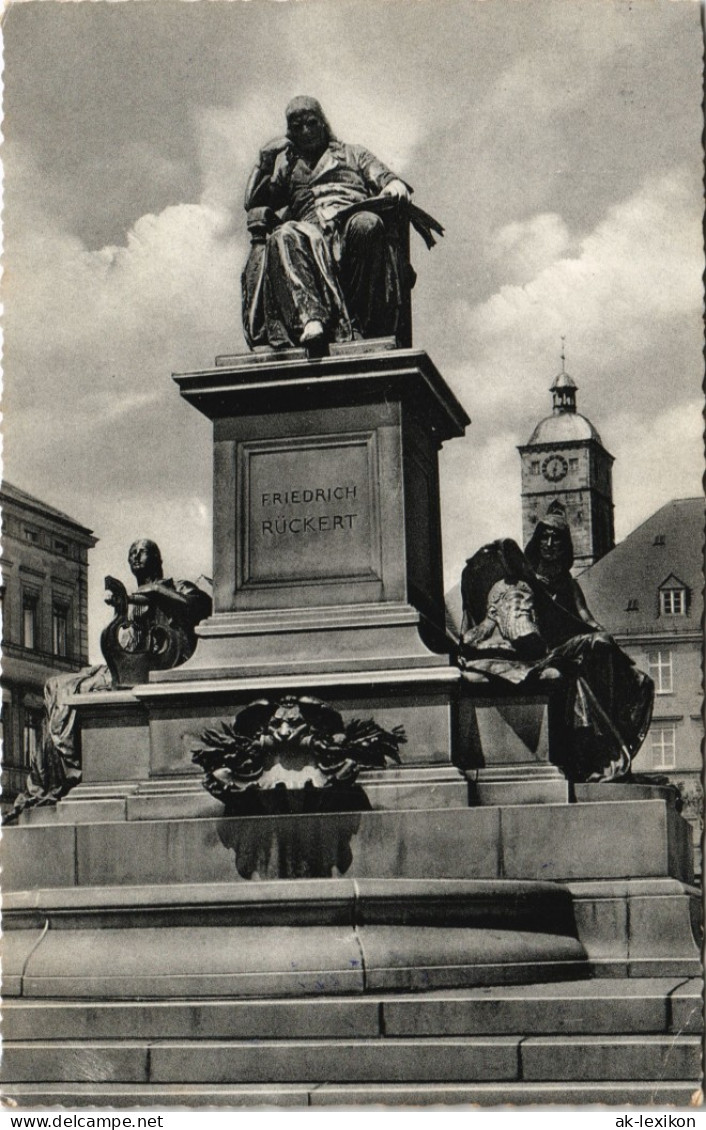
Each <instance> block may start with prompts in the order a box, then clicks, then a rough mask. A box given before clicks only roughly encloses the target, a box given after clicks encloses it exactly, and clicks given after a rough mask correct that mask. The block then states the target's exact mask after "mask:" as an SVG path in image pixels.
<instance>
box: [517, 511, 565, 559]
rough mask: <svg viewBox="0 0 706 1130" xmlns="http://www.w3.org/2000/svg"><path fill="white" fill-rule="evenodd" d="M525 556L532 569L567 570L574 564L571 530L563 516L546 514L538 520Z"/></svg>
mask: <svg viewBox="0 0 706 1130" xmlns="http://www.w3.org/2000/svg"><path fill="white" fill-rule="evenodd" d="M525 556H526V558H527V560H528V561H529V563H530V565H531V566H532V568H533V569H540V570H541V568H542V566H552V565H554V566H557V565H558V566H560V567H561V568H562V569H565V570H567V571H568V570H569V569H570V568H571V566H572V565H573V563H574V544H573V542H572V540H571V530H570V529H569V525H568V522H567V521H566V518H565V517H564V515H563V514H547V515H546V516H545V517H544V518H540V520H539V522H537V525H536V526H535V528H534V531H533V533H532V537H531V538H530V540H529V541H528V543H527V545H526V547H525Z"/></svg>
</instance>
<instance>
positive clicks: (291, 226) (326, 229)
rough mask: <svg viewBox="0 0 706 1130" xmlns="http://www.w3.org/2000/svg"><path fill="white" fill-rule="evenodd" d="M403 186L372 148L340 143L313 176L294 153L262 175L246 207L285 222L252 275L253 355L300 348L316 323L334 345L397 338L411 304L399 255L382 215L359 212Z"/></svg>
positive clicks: (256, 175)
mask: <svg viewBox="0 0 706 1130" xmlns="http://www.w3.org/2000/svg"><path fill="white" fill-rule="evenodd" d="M397 179H398V178H397V177H396V176H395V174H394V173H393V172H391V171H390V170H389V169H388V168H387V167H386V166H385V165H383V163H382V162H381V161H379V160H378V159H377V157H374V156H373V154H372V153H370V152H368V150H367V149H364V148H363V147H362V146H360V145H347V144H343V143H342V142H339V141H336V140H331V141H329V143H328V145H327V146H326V148H325V150H324V152H323V154H322V155H321V157H320V158H319V160H318V161H317V162H316V164H315V165H314V167H313V168H310V166H309V165H308V164H307V162H306V161H305V160H303V159H302V158H301V157H300V156H298V155H297V152H296V150H295V149H294V147H293V146H292V145H291V144H290V145H288V146H287V147H286V148H285V149H283V150H282V151H281V152H280V153H279V154H278V156H277V158H276V160H275V162H274V167H273V168H271V169H268V168H267V167H263V164H262V163H261V164H259V165H257V166H256V168H255V169H254V171H253V173H252V175H251V177H250V180H249V182H248V186H247V189H246V193H245V207H246V209H247V210H248V211H249V212H251V210H252V209H258V210H267V209H269V210H271V213H272V214H273V213H274V212H279V213H280V216H283V217H284V222H283V223H281V224H279V226H277V227H276V228H275V230H274V231H273V232H272V233H271V234H270V235H269V236H268V237H267V240H266V243H263V244H262V245H261V247H260V254H259V255H256V256H254V257H253V256H252V255H251V257H250V259H249V260H248V264H247V265H246V268H245V271H244V273H243V325H244V328H245V335H246V338H247V340H248V344H249V345H250V346H251V347H254V346H256V345H264V344H269V345H271V346H273V347H275V348H285V347H288V346H291V345H296V344H297V343H298V342H299V340H300V336H301V332H302V330H303V328H304V326H305V325H306V324H307V322H311V321H319V322H321V323H322V324H323V326H324V327H325V328H326V331H327V334H328V336H329V338H330V339H331V340H334V341H350V340H352V339H353V338H354V337H379V336H385V335H389V334H394V333H395V331H396V329H397V321H398V317H399V311H400V307H401V303H402V285H401V280H400V275H399V265H398V261H397V256H396V255H395V253H394V251H393V248H392V247H391V246H390V243H389V240H388V238H387V235H386V231H385V224H384V222H383V220H382V218H381V216H380V215H379V214H377V211H376V210H371V211H368V210H367V209H365V208H363V209H362V210H360V205H361V204H362V203H363V202H364V201H366V200H369V199H371V198H372V197H376V196H378V194H379V193H380V192H381V191H382V189H383V188H385V186H386V185H388V184H389V183H390V182H391V181H395V180H397ZM387 203H388V206H394V201H389V202H387ZM374 207H375V208H376V209H377V210H379V207H378V205H377V204H376V205H375V206H374ZM351 208H352V209H353V211H352V212H351V211H349V209H351ZM278 218H280V217H278ZM273 219H274V217H273Z"/></svg>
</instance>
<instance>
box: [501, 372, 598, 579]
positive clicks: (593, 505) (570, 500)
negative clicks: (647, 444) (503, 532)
mask: <svg viewBox="0 0 706 1130" xmlns="http://www.w3.org/2000/svg"><path fill="white" fill-rule="evenodd" d="M576 389H577V386H576V384H575V383H574V381H573V380H572V379H571V377H570V376H569V374H568V373H567V372H566V370H565V368H564V354H563V351H562V356H561V372H560V373H559V375H558V376H557V377H556V378H555V380H554V383H553V385H552V387H551V389H550V392H551V394H552V401H553V410H552V414H551V416H546V417H545V418H544V419H543V420H541V421H540V422H539V424H537V427H536V428H535V429H534V431H533V432H532V435H531V436H530V438H529V442H528V443H526V444H525V445H524V446H523V447H519V448H518V451H519V452H520V458H521V460H522V537H523V542H524V544H525V545H526V544H527V542H528V541H529V539H530V537H531V536H532V531H533V530H534V527H535V525H536V523H537V522H538V520H539V519H540V518H543V517H544V516H545V514H547V513H550V512H551V513H560V514H563V515H564V516H565V517H566V520H567V522H568V524H569V528H570V530H571V538H572V541H573V543H574V570H573V571H574V573H580V572H582V571H583V570H584V569H586V568H588V566H589V565H593V563H594V562H595V561H598V559H599V558H600V557H603V555H604V554H606V553H607V552H608V550H610V549H612V548H613V546H614V545H615V533H614V529H613V480H612V466H613V456H612V455H610V454H609V453H608V452H607V451H606V449H605V447H604V446H603V443H602V441H601V437H600V436H599V434H598V432H597V431H596V429H595V428H594V426H593V424H592V423H591V421H590V420H587V419H586V417H585V416H582V415H581V414H580V413H579V412H577V411H576Z"/></svg>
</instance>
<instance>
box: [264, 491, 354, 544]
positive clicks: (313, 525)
mask: <svg viewBox="0 0 706 1130" xmlns="http://www.w3.org/2000/svg"><path fill="white" fill-rule="evenodd" d="M357 493H358V488H357V486H333V487H300V488H298V489H296V490H282V491H279V490H275V491H263V492H262V493H261V495H260V503H261V506H262V508H263V509H265V510H267V509H269V508H271V507H281V506H309V505H311V504H312V503H313V504H314V505H315V504H316V503H320V502H323V503H331V502H349V501H354V500H355V499H356V497H357ZM357 518H358V515H357V514H351V513H348V514H335V513H334V514H294V515H291V514H289V515H288V514H277V515H276V516H273V517H272V518H262V519H261V532H262V533H263V534H272V535H274V534H319V533H326V532H328V531H334V530H352V529H353V526H354V523H355V522H356V520H357Z"/></svg>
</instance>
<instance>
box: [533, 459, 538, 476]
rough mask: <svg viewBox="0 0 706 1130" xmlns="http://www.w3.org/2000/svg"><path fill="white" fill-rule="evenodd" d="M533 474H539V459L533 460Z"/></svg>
mask: <svg viewBox="0 0 706 1130" xmlns="http://www.w3.org/2000/svg"><path fill="white" fill-rule="evenodd" d="M532 474H533V475H538V474H539V459H533V460H532Z"/></svg>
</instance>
